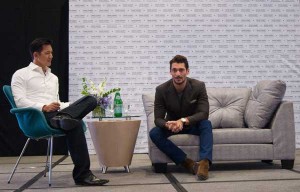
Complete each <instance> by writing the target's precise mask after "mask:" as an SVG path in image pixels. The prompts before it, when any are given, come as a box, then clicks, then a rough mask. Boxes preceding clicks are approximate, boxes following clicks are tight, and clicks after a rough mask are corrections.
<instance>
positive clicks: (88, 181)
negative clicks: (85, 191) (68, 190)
mask: <svg viewBox="0 0 300 192" xmlns="http://www.w3.org/2000/svg"><path fill="white" fill-rule="evenodd" d="M108 182H109V180H107V179H99V178H98V177H96V176H95V175H93V174H92V173H91V174H90V175H89V176H88V177H86V178H84V179H83V180H81V181H76V182H75V184H76V185H84V186H101V185H104V184H106V183H108Z"/></svg>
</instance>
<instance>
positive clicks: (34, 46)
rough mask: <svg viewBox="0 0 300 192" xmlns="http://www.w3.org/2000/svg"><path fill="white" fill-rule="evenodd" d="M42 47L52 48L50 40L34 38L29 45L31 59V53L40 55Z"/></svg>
mask: <svg viewBox="0 0 300 192" xmlns="http://www.w3.org/2000/svg"><path fill="white" fill-rule="evenodd" d="M43 45H51V46H52V40H50V39H46V38H36V39H35V40H33V41H32V42H31V43H30V46H29V52H30V56H31V58H32V59H33V53H34V52H38V53H40V52H41V51H42V49H43Z"/></svg>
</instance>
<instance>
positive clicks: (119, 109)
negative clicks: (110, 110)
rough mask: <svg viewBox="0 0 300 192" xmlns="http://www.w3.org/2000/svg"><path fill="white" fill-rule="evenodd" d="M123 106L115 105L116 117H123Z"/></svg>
mask: <svg viewBox="0 0 300 192" xmlns="http://www.w3.org/2000/svg"><path fill="white" fill-rule="evenodd" d="M122 108H123V107H122V104H115V117H122Z"/></svg>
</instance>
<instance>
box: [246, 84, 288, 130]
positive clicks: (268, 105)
mask: <svg viewBox="0 0 300 192" xmlns="http://www.w3.org/2000/svg"><path fill="white" fill-rule="evenodd" d="M285 90H286V84H285V83H284V82H283V81H281V80H275V81H272V80H263V81H260V82H258V83H257V85H256V86H255V87H254V88H253V91H252V93H251V96H250V99H249V101H248V103H247V107H246V111H245V122H246V125H247V126H248V127H256V128H264V127H265V126H266V125H267V124H268V122H269V121H270V119H271V118H272V116H273V113H274V112H275V110H276V109H277V107H278V105H279V103H280V102H281V101H282V98H283V97H284V94H285Z"/></svg>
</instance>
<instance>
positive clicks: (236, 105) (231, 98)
mask: <svg viewBox="0 0 300 192" xmlns="http://www.w3.org/2000/svg"><path fill="white" fill-rule="evenodd" d="M250 93H251V89H249V88H207V95H208V100H209V120H210V121H211V123H212V127H213V128H238V127H239V128H241V127H245V123H244V113H245V109H246V105H247V102H248V99H249V96H250Z"/></svg>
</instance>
